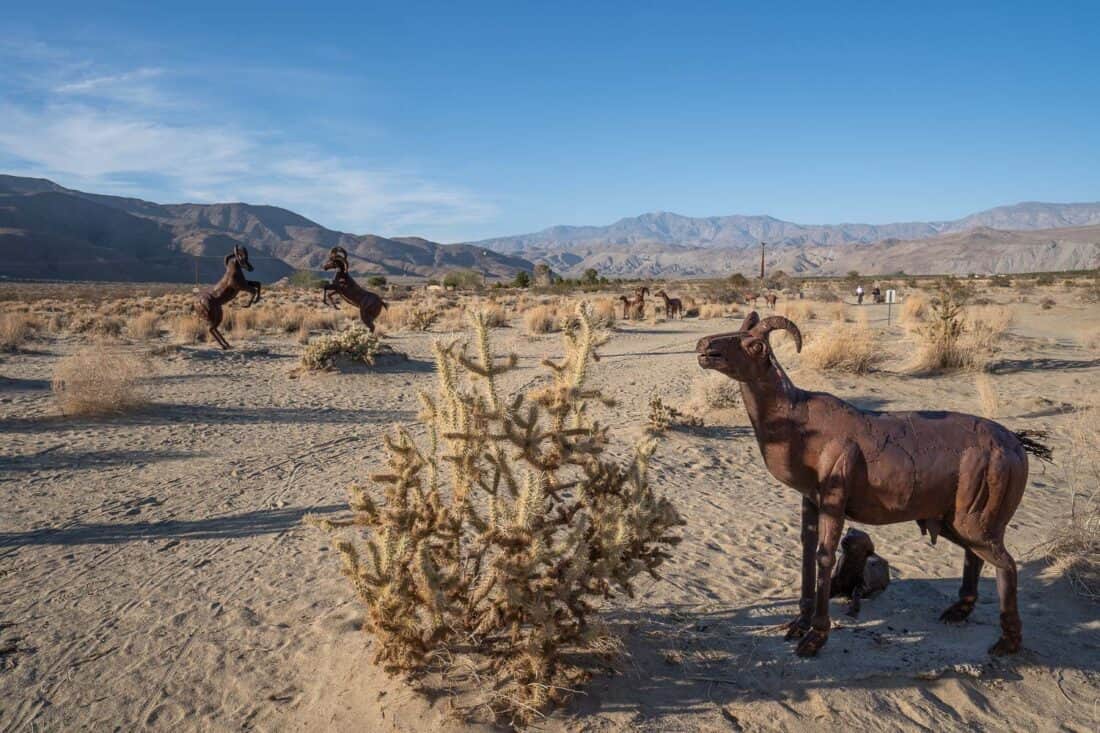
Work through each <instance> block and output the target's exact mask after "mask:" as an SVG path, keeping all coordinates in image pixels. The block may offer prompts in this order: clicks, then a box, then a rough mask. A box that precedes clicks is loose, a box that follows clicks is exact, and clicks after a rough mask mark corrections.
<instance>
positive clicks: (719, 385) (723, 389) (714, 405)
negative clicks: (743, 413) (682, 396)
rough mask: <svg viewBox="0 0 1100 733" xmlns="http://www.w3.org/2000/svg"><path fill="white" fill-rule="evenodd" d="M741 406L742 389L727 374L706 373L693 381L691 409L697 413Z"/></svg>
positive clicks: (689, 402)
mask: <svg viewBox="0 0 1100 733" xmlns="http://www.w3.org/2000/svg"><path fill="white" fill-rule="evenodd" d="M740 404H741V387H740V384H739V383H738V381H737V380H736V379H730V378H729V377H727V376H726V375H725V374H719V373H718V372H713V371H705V372H703V373H702V374H698V375H696V376H695V378H694V379H692V380H691V396H690V398H689V400H688V405H689V407H690V408H691V409H692V410H694V411H695V412H706V411H708V410H728V409H730V408H733V407H737V406H739V405H740Z"/></svg>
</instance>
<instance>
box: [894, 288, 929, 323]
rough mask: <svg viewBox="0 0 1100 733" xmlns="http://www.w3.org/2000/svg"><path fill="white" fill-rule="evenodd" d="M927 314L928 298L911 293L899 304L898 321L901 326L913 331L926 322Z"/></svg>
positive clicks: (920, 294)
mask: <svg viewBox="0 0 1100 733" xmlns="http://www.w3.org/2000/svg"><path fill="white" fill-rule="evenodd" d="M928 313H929V305H928V298H926V297H924V295H923V294H922V293H918V292H912V293H910V294H909V295H907V296H905V300H903V301H902V302H901V312H900V313H899V314H898V319H899V320H900V321H901V323H902V325H904V326H905V327H906V328H908V329H909V330H911V331H915V330H916V329H917V328H919V327H920V326H921V324H923V323H924V322H925V320H927V318H928Z"/></svg>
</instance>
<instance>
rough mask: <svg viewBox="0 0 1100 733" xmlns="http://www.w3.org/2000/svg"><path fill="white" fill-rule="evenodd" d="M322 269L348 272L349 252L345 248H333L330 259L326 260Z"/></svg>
mask: <svg viewBox="0 0 1100 733" xmlns="http://www.w3.org/2000/svg"><path fill="white" fill-rule="evenodd" d="M321 269H324V270H340V271H341V272H346V271H347V269H348V251H347V250H346V249H344V248H343V247H333V248H332V249H331V250H329V253H328V259H327V260H325V264H324V265H323V266H322V268H321Z"/></svg>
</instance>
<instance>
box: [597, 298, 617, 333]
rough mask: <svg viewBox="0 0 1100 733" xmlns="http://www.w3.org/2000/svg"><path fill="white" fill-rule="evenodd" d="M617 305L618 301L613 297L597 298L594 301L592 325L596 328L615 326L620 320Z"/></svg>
mask: <svg viewBox="0 0 1100 733" xmlns="http://www.w3.org/2000/svg"><path fill="white" fill-rule="evenodd" d="M616 305H617V303H616V301H614V300H612V299H611V298H597V299H596V300H594V301H592V310H591V313H592V325H593V326H595V327H596V328H603V329H609V328H613V327H614V326H615V323H616V322H617V321H618V309H617V308H616Z"/></svg>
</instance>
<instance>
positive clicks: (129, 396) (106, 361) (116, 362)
mask: <svg viewBox="0 0 1100 733" xmlns="http://www.w3.org/2000/svg"><path fill="white" fill-rule="evenodd" d="M149 372H150V365H149V362H148V361H146V360H144V359H142V358H140V357H138V356H136V355H134V354H130V353H126V352H120V351H111V350H105V349H104V348H103V347H102V346H93V347H85V348H83V349H81V350H79V351H77V352H75V353H73V354H71V355H69V356H66V357H65V358H63V359H61V360H60V361H59V362H58V363H57V366H56V367H54V371H53V382H52V386H53V395H54V399H55V400H56V401H57V405H58V407H59V408H60V409H61V412H62V414H64V415H70V416H86V415H108V414H117V413H122V412H127V411H129V410H133V409H136V408H138V407H141V406H142V405H144V404H146V403H147V402H148V396H147V394H146V391H145V389H144V387H143V386H142V384H141V379H142V378H143V377H146V376H148V374H149Z"/></svg>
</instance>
